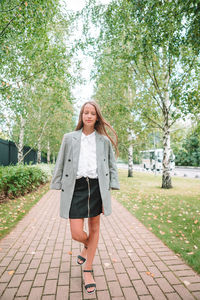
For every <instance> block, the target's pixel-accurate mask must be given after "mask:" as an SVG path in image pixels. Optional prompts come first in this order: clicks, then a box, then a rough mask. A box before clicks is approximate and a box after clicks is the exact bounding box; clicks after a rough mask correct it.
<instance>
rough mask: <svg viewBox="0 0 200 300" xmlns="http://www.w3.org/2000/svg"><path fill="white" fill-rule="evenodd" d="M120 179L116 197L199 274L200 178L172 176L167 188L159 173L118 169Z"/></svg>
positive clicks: (114, 194)
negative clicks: (131, 173)
mask: <svg viewBox="0 0 200 300" xmlns="http://www.w3.org/2000/svg"><path fill="white" fill-rule="evenodd" d="M119 178H120V190H119V191H112V194H113V196H114V197H115V198H116V199H117V200H118V201H119V202H121V203H122V204H123V205H124V206H125V207H126V208H127V209H128V210H129V211H130V212H131V213H132V214H133V215H134V216H135V217H136V218H137V219H139V220H140V221H141V222H142V223H143V224H144V225H145V226H146V227H147V228H148V229H149V230H150V231H152V232H153V233H154V234H155V235H156V236H158V237H159V238H160V239H161V240H162V241H163V242H164V243H165V244H166V245H167V246H168V247H169V248H171V249H172V250H173V251H174V252H175V253H176V254H177V255H179V256H181V257H182V258H183V259H184V260H185V262H186V263H188V264H189V265H190V266H191V267H192V268H193V269H194V270H196V271H197V272H198V273H200V180H199V179H189V178H177V177H176V178H174V177H173V178H172V184H173V188H172V189H169V190H165V189H162V188H161V176H160V175H157V176H155V175H153V174H147V173H143V172H134V174H133V177H132V178H128V177H127V171H126V170H119Z"/></svg>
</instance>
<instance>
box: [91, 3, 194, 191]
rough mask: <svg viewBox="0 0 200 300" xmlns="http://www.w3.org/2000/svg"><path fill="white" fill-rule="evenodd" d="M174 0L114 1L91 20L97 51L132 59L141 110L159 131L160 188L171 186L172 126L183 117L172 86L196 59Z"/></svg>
mask: <svg viewBox="0 0 200 300" xmlns="http://www.w3.org/2000/svg"><path fill="white" fill-rule="evenodd" d="M176 5H177V4H176V3H175V2H173V1H170V2H168V1H159V0H157V1H142V2H141V1H139V0H136V1H127V0H124V1H113V2H112V3H111V4H110V5H108V7H107V9H105V8H104V10H101V9H99V10H97V9H94V7H93V8H92V12H93V20H95V21H96V23H98V22H99V18H101V21H100V22H99V24H100V25H101V33H100V38H99V39H98V41H97V44H98V45H99V48H98V51H99V53H101V51H102V50H101V49H102V48H104V47H107V48H109V49H110V53H109V54H110V56H114V57H118V58H120V59H121V60H124V61H126V62H127V63H129V64H130V68H131V69H132V74H133V77H134V78H135V80H136V81H137V86H138V89H137V99H138V102H139V104H140V107H141V115H143V116H144V117H146V119H147V120H148V121H149V122H150V124H152V125H154V126H156V127H157V128H159V129H160V130H162V132H163V152H164V156H163V174H162V188H171V187H172V182H171V175H170V149H171V146H170V130H171V127H172V126H173V124H174V123H175V122H176V120H178V119H179V118H180V117H181V110H180V109H177V108H176V107H177V106H176V102H177V99H179V96H180V94H179V93H178V92H177V91H176V93H175V88H174V87H175V86H177V85H178V86H179V87H181V86H183V85H184V84H185V82H186V81H187V80H189V78H190V75H191V73H192V71H193V68H194V65H195V64H197V57H196V56H195V55H194V52H193V51H192V48H190V47H189V46H188V44H186V35H185V34H184V32H185V30H186V27H185V26H186V25H187V24H185V23H184V18H183V14H181V13H180V11H179V10H178V9H179V8H180V7H178V9H177V7H176ZM177 12H179V14H177ZM97 55H99V54H97ZM183 70H184V72H183ZM181 105H182V102H181Z"/></svg>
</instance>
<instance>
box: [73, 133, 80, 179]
mask: <svg viewBox="0 0 200 300" xmlns="http://www.w3.org/2000/svg"><path fill="white" fill-rule="evenodd" d="M81 133H82V129H80V130H77V131H75V133H74V135H73V137H72V148H73V169H74V172H75V174H76V173H77V170H78V160H79V154H80V148H81Z"/></svg>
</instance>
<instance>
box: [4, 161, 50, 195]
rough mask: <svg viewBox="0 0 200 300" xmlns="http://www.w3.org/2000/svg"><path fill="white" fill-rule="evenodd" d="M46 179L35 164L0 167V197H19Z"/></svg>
mask: <svg viewBox="0 0 200 300" xmlns="http://www.w3.org/2000/svg"><path fill="white" fill-rule="evenodd" d="M47 180H48V177H47V175H46V174H45V173H44V172H43V171H42V170H41V169H40V168H38V167H35V166H34V167H33V166H29V165H17V166H8V167H0V197H1V199H4V198H6V197H8V198H11V199H12V198H14V197H19V196H21V195H24V194H26V193H27V192H30V191H32V190H33V189H35V188H36V187H38V186H39V185H40V184H42V183H45V182H47Z"/></svg>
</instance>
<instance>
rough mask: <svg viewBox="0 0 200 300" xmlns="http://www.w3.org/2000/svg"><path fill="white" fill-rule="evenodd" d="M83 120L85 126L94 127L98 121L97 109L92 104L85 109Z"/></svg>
mask: <svg viewBox="0 0 200 300" xmlns="http://www.w3.org/2000/svg"><path fill="white" fill-rule="evenodd" d="M82 120H83V125H84V126H87V127H88V126H89V127H93V128H94V125H95V123H96V121H97V113H96V109H95V107H94V106H93V105H91V104H89V103H88V104H86V105H85V106H84V109H83V114H82Z"/></svg>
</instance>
